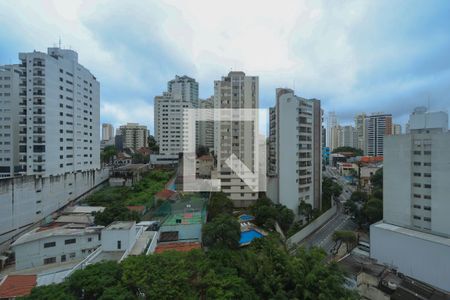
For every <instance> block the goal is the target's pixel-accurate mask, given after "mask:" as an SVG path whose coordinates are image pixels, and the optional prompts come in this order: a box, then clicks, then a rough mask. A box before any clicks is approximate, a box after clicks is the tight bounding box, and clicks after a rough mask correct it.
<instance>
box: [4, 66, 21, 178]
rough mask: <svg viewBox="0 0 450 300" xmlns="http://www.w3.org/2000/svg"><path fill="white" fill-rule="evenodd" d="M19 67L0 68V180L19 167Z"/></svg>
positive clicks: (11, 174) (15, 171) (12, 173)
mask: <svg viewBox="0 0 450 300" xmlns="http://www.w3.org/2000/svg"><path fill="white" fill-rule="evenodd" d="M20 74H21V72H20V68H19V65H6V66H0V178H4V177H11V176H14V174H15V173H17V172H18V171H19V169H20V166H19V142H18V139H19V101H18V99H19V76H20Z"/></svg>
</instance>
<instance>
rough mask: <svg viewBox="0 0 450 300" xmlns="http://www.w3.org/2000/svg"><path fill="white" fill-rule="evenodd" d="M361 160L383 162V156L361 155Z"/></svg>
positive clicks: (363, 161) (364, 161)
mask: <svg viewBox="0 0 450 300" xmlns="http://www.w3.org/2000/svg"><path fill="white" fill-rule="evenodd" d="M360 161H361V162H362V163H374V162H382V161H383V156H361V159H360Z"/></svg>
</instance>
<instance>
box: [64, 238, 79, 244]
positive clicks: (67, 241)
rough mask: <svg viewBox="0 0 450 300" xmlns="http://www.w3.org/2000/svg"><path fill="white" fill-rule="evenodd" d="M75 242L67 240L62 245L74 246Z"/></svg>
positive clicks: (74, 240)
mask: <svg viewBox="0 0 450 300" xmlns="http://www.w3.org/2000/svg"><path fill="white" fill-rule="evenodd" d="M76 242H77V240H76V239H69V240H65V241H64V244H65V245H69V244H75V243H76Z"/></svg>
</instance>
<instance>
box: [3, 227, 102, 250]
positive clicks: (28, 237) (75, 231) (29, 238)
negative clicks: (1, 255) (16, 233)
mask: <svg viewBox="0 0 450 300" xmlns="http://www.w3.org/2000/svg"><path fill="white" fill-rule="evenodd" d="M103 228H104V227H103V226H92V227H86V226H84V225H80V224H66V225H62V226H51V227H49V228H48V229H47V228H45V227H38V228H35V229H33V230H32V231H30V232H27V233H25V234H24V235H22V236H20V237H19V238H18V239H17V240H16V241H15V242H14V243H12V245H11V246H12V247H14V246H17V245H22V244H25V243H29V242H33V241H36V240H40V239H45V238H49V237H57V236H82V235H85V234H96V233H97V232H100V230H101V229H103Z"/></svg>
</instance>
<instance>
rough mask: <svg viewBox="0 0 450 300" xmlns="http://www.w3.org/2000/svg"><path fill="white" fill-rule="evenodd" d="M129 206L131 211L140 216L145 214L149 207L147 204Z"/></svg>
mask: <svg viewBox="0 0 450 300" xmlns="http://www.w3.org/2000/svg"><path fill="white" fill-rule="evenodd" d="M127 208H128V210H129V211H132V212H136V213H138V214H139V215H140V216H143V215H145V213H146V212H147V208H146V207H145V205H129V206H127Z"/></svg>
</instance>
